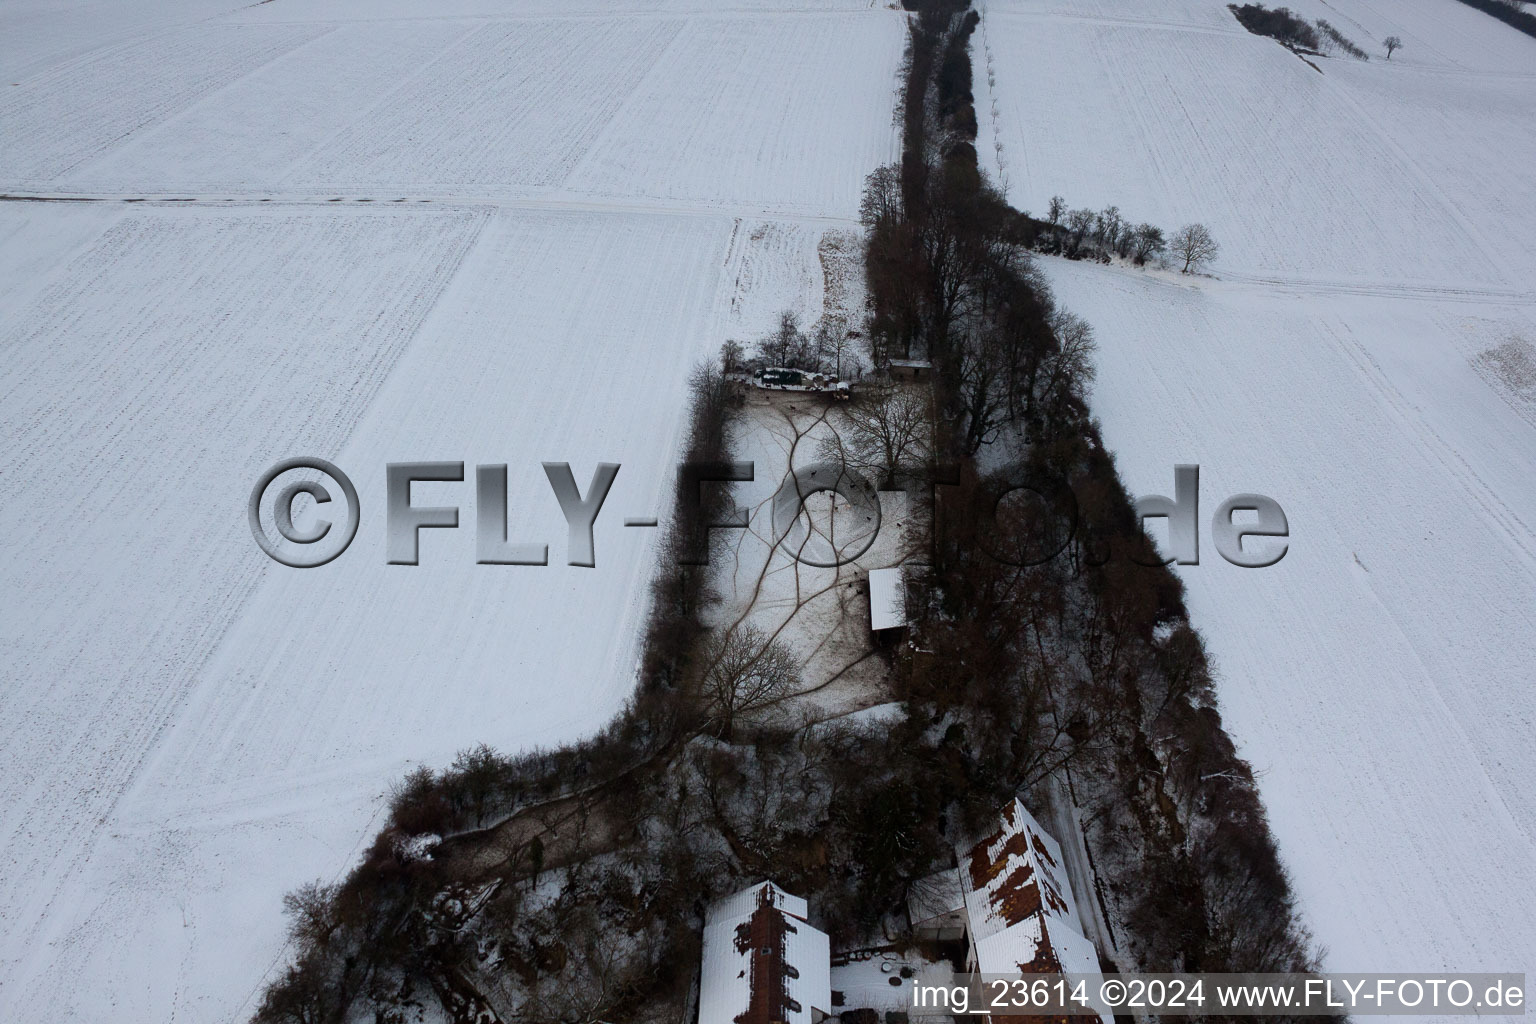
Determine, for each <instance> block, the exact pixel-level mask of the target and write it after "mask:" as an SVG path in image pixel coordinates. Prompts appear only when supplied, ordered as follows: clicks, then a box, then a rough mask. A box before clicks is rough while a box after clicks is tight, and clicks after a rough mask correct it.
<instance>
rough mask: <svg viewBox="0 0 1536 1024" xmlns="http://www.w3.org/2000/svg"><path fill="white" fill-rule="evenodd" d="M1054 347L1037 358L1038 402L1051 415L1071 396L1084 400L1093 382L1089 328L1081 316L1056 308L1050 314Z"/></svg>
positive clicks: (1092, 349)
mask: <svg viewBox="0 0 1536 1024" xmlns="http://www.w3.org/2000/svg"><path fill="white" fill-rule="evenodd" d="M1051 331H1052V333H1054V334H1055V335H1056V349H1055V351H1053V352H1052V353H1051V354H1050V355H1049V356H1047V357H1046V358H1045V359H1044V360H1042V361H1041V365H1040V375H1039V380H1038V384H1037V388H1038V394H1037V397H1038V401H1039V403H1040V406H1041V408H1043V409H1044V410H1045V411H1046V412H1047V413H1048V414H1054V413H1055V412H1056V411H1058V410H1060V408H1061V407H1062V406H1063V405H1064V404H1065V403H1066V402H1067V401H1068V400H1069V399H1071V398H1074V397H1075V398H1079V399H1086V398H1087V397H1088V389H1089V387H1090V386H1091V385H1092V384H1093V379H1094V372H1095V371H1094V368H1093V353H1094V350H1095V349H1096V348H1097V347H1098V346H1097V345H1096V344H1094V340H1093V328H1092V327H1090V326H1089V324H1088V321H1086V320H1084V319H1083V318H1082V317H1079V316H1076V315H1074V314H1072V313H1068V312H1066V311H1065V310H1057V311H1056V312H1054V313H1052V314H1051Z"/></svg>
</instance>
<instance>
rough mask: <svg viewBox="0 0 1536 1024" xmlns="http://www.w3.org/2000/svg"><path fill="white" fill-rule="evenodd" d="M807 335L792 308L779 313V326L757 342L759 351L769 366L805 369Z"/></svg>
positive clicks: (759, 354)
mask: <svg viewBox="0 0 1536 1024" xmlns="http://www.w3.org/2000/svg"><path fill="white" fill-rule="evenodd" d="M806 341H807V339H806V336H805V333H804V332H803V331H801V330H800V318H799V317H798V316H796V315H795V313H794V312H793V311H792V310H788V309H786V310H785V311H784V312H782V313H780V314H779V326H778V327H776V328H775V329H774V331H773V333H772V334H769V335H768V336H767V337H766V338H763V339H762V340H761V341H759V342H758V343H757V353H758V356H759V357H760V358H762V360H763V361H764V362H766V363H767V364H768V365H769V366H791V367H795V368H797V369H804V366H803V364H804V363H805V361H806V359H807V357H808V353H807V351H806V349H807V347H808V346H807V345H806Z"/></svg>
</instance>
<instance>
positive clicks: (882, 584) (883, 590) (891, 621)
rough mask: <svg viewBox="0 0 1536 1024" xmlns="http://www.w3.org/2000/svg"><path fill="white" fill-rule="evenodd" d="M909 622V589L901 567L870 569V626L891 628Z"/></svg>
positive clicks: (872, 627)
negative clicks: (906, 586) (905, 583)
mask: <svg viewBox="0 0 1536 1024" xmlns="http://www.w3.org/2000/svg"><path fill="white" fill-rule="evenodd" d="M906 624H907V591H906V588H905V587H904V586H902V582H901V569H900V567H897V568H894V569H871V570H869V628H870V629H891V628H894V627H896V626H905V625H906Z"/></svg>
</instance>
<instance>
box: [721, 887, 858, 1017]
mask: <svg viewBox="0 0 1536 1024" xmlns="http://www.w3.org/2000/svg"><path fill="white" fill-rule="evenodd" d="M807 909H808V908H807V907H806V903H805V900H803V899H801V898H800V897H798V896H791V895H790V894H789V893H787V892H785V891H784V890H782V889H780V888H779V887H778V886H776V885H774V884H773V883H772V882H760V883H759V884H757V885H754V886H753V887H752V888H750V889H744V890H742V891H741V892H738V893H736V894H735V895H734V896H728V897H726V898H725V899H723V900H720V901H719V902H717V903H715V904H714V905H713V906H711V907H710V908H709V911H708V913H707V915H706V917H705V922H704V953H703V956H704V961H703V966H702V970H701V972H700V978H699V1024H776V1022H780V1024H818V1022H819V1021H821V1020H823V1019H824V1018H825V1017H826V1016H827V1011H828V1008H829V1007H830V1006H831V1005H832V987H831V981H830V978H829V974H830V971H831V964H832V960H831V954H830V950H829V949H828V945H827V936H826V934H825V933H824V932H820V931H818V930H816V929H815V928H812V927H811V926H810V924H809V923H807V921H806V914H807Z"/></svg>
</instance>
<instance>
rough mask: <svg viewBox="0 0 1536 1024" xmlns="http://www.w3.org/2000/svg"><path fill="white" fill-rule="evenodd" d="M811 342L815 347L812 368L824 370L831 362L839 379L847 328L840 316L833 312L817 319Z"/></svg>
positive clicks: (841, 372) (846, 344)
mask: <svg viewBox="0 0 1536 1024" xmlns="http://www.w3.org/2000/svg"><path fill="white" fill-rule="evenodd" d="M812 344H814V345H815V348H816V355H815V363H816V365H815V367H814V369H816V370H819V371H823V372H825V371H826V369H827V364H828V363H831V364H832V372H833V373H835V374H836V375H837V376H838V377H839V378H840V379H841V378H842V376H843V350H844V349H845V348H846V347H847V346H848V328H847V326H846V325H844V323H843V319H842V317H840V316H837V315H835V314H833V315H828V316H823V317H822V318H821V319H820V320H817V321H816V330H815V333H814V334H813V335H812Z"/></svg>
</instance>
